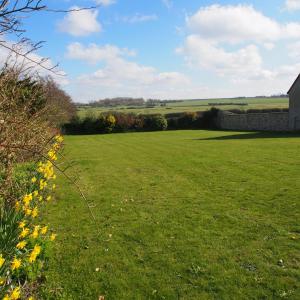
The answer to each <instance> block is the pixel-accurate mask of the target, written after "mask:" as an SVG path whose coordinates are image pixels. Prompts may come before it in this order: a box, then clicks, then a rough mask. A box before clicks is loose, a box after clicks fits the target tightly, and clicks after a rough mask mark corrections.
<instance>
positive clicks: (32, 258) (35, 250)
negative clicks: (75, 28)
mask: <svg viewBox="0 0 300 300" xmlns="http://www.w3.org/2000/svg"><path fill="white" fill-rule="evenodd" d="M40 253H41V246H39V245H35V246H34V248H33V250H32V251H31V253H30V256H29V262H30V263H33V262H35V260H36V258H37V256H38V255H39V254H40Z"/></svg>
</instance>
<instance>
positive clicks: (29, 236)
mask: <svg viewBox="0 0 300 300" xmlns="http://www.w3.org/2000/svg"><path fill="white" fill-rule="evenodd" d="M62 141H63V138H62V137H61V136H60V135H57V136H56V137H55V138H54V139H53V141H52V142H51V147H50V149H49V151H48V153H47V156H46V157H45V159H44V160H41V161H39V162H38V163H37V164H36V168H35V170H34V171H33V172H31V176H32V177H31V179H30V182H29V184H28V185H27V186H26V188H25V189H24V194H23V195H22V196H21V197H19V198H18V199H17V200H16V201H15V203H14V206H12V205H11V204H10V203H7V202H6V201H5V199H2V205H1V207H0V216H1V219H0V233H1V235H0V249H1V250H0V298H1V299H3V300H10V299H11V300H13V299H20V298H21V297H22V298H24V296H27V295H26V293H25V292H24V293H23V288H24V290H25V287H26V284H27V283H28V281H29V280H34V279H36V278H37V276H38V275H39V272H40V271H41V269H42V268H43V263H44V262H43V256H44V254H45V252H46V248H47V245H48V243H49V241H54V240H55V238H56V234H55V233H53V232H51V230H49V228H48V226H47V225H46V224H42V223H41V221H40V220H39V219H38V215H39V211H40V209H41V208H42V207H43V206H45V205H46V204H47V203H49V202H50V201H51V199H52V193H53V190H55V188H56V185H55V179H56V175H55V173H54V166H53V162H54V161H56V159H57V152H58V151H59V149H60V147H61V143H62ZM22 294H23V295H22ZM28 299H33V297H32V296H29V298H28Z"/></svg>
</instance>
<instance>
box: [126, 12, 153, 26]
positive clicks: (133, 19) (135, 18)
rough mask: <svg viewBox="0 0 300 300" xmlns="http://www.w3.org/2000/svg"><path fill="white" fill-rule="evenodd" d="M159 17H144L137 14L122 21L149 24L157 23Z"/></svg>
mask: <svg viewBox="0 0 300 300" xmlns="http://www.w3.org/2000/svg"><path fill="white" fill-rule="evenodd" d="M157 19H158V17H157V15H155V14H152V15H142V14H138V13H137V14H135V15H133V16H125V17H122V18H121V21H123V22H125V23H131V24H134V23H142V22H148V21H155V20H157Z"/></svg>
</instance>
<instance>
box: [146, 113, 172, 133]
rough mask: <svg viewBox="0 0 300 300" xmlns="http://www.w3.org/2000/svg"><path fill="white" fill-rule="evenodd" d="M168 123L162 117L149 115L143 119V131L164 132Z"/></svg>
mask: <svg viewBox="0 0 300 300" xmlns="http://www.w3.org/2000/svg"><path fill="white" fill-rule="evenodd" d="M167 128H168V121H167V119H166V118H165V116H163V115H150V116H146V117H145V119H144V129H146V130H151V131H159V130H166V129H167Z"/></svg>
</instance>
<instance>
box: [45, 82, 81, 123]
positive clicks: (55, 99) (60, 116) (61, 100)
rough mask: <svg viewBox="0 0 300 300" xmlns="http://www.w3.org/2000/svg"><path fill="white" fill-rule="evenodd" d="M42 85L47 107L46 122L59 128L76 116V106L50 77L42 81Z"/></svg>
mask: <svg viewBox="0 0 300 300" xmlns="http://www.w3.org/2000/svg"><path fill="white" fill-rule="evenodd" d="M42 85H43V89H44V95H45V98H46V105H47V106H48V112H49V113H48V120H49V121H51V123H52V124H54V125H59V126H60V125H62V124H64V123H66V122H68V121H70V120H71V119H72V118H73V117H74V116H75V115H76V106H75V105H74V103H73V102H72V99H71V97H70V96H69V95H68V94H67V93H66V92H65V91H64V90H62V89H61V88H60V87H59V86H58V84H57V83H56V82H55V81H54V80H53V79H52V78H51V77H47V78H46V79H42Z"/></svg>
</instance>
